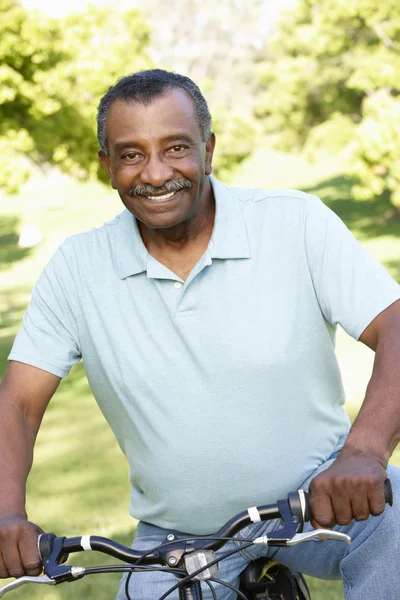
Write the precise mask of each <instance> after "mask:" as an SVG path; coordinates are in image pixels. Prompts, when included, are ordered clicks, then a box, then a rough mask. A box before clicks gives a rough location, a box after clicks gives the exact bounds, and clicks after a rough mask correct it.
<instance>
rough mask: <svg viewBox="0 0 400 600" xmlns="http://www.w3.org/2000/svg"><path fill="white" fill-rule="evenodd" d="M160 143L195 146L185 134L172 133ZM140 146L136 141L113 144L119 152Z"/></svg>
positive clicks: (191, 139)
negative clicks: (180, 142)
mask: <svg viewBox="0 0 400 600" xmlns="http://www.w3.org/2000/svg"><path fill="white" fill-rule="evenodd" d="M161 141H162V142H163V143H169V142H177V141H185V142H188V143H189V144H195V141H194V140H193V138H191V137H190V136H189V135H187V134H186V133H174V134H172V135H168V136H166V137H165V138H162V140H161ZM140 146H141V144H140V142H138V141H134V140H126V141H123V142H117V143H116V144H115V150H116V151H121V150H124V149H125V148H135V147H140Z"/></svg>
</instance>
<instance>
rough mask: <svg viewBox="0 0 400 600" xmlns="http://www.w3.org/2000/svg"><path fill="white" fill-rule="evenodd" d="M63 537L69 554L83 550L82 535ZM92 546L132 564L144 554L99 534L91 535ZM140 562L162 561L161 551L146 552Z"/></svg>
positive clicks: (95, 549) (65, 548)
mask: <svg viewBox="0 0 400 600" xmlns="http://www.w3.org/2000/svg"><path fill="white" fill-rule="evenodd" d="M63 539H64V542H63V548H64V550H65V551H66V552H67V553H68V554H72V553H73V552H82V550H83V549H84V548H83V547H82V544H81V541H82V538H81V537H73V538H63ZM90 547H91V549H92V550H94V551H97V552H102V553H103V554H108V556H113V557H114V558H118V559H119V560H124V561H126V562H127V563H129V564H131V565H133V564H135V563H136V562H137V561H138V560H140V559H141V558H142V556H143V552H138V551H137V550H131V548H127V547H126V546H123V545H122V544H119V543H118V542H113V541H112V540H109V539H107V538H104V537H101V536H98V535H91V536H90ZM140 562H141V563H143V564H147V565H150V564H154V563H160V556H159V553H158V552H151V553H150V552H149V553H147V554H146V558H145V559H144V560H140Z"/></svg>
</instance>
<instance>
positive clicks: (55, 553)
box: [39, 533, 83, 585]
mask: <svg viewBox="0 0 400 600" xmlns="http://www.w3.org/2000/svg"><path fill="white" fill-rule="evenodd" d="M43 536H47V538H46V537H45V539H44V540H43V542H42V544H41V543H40V542H41V541H42V538H43ZM64 540H65V538H63V537H56V536H55V535H54V534H53V533H50V534H43V535H42V536H41V539H40V542H39V546H40V552H41V555H42V563H43V568H44V572H45V573H46V575H47V576H48V577H50V579H53V580H54V581H55V582H56V585H57V584H58V583H62V582H63V581H74V580H75V579H79V578H80V577H83V573H82V574H81V575H73V574H72V569H73V567H72V566H62V564H61V563H64V562H65V561H66V560H67V558H68V553H67V552H66V551H65V549H64V548H63V543H64ZM49 550H50V552H49ZM42 552H43V553H47V556H46V557H44V556H43V554H42Z"/></svg>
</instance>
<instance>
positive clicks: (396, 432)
mask: <svg viewBox="0 0 400 600" xmlns="http://www.w3.org/2000/svg"><path fill="white" fill-rule="evenodd" d="M399 441H400V336H399V334H398V332H397V331H396V329H392V330H389V331H386V332H385V334H384V335H382V336H381V337H380V338H379V340H378V342H377V346H376V350H375V361H374V368H373V373H372V377H371V379H370V382H369V384H368V387H367V391H366V395H365V400H364V402H363V404H362V407H361V409H360V412H359V414H358V416H357V418H356V420H355V422H354V424H353V426H352V428H351V430H350V433H349V435H348V438H347V441H346V444H345V448H344V449H343V450H344V453H345V452H346V450H352V451H358V452H360V453H363V454H368V455H371V456H374V457H375V458H377V459H378V460H379V462H380V463H381V464H382V465H383V466H384V467H386V465H387V463H388V461H389V458H390V456H391V454H392V453H393V450H394V449H395V447H396V445H397V444H398V443H399Z"/></svg>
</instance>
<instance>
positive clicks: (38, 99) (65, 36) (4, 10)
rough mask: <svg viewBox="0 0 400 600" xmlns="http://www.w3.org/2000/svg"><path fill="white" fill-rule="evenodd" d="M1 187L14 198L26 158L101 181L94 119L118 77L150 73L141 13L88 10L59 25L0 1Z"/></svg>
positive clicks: (11, 0)
mask: <svg viewBox="0 0 400 600" xmlns="http://www.w3.org/2000/svg"><path fill="white" fill-rule="evenodd" d="M0 12H1V14H2V18H1V20H0V62H1V67H0V149H1V150H2V154H3V155H4V156H6V157H7V159H6V160H5V161H3V163H2V165H1V166H0V187H2V188H5V190H6V191H7V192H15V191H16V190H17V189H18V187H19V185H20V184H21V183H22V182H23V181H24V180H26V178H27V176H28V174H29V162H28V161H27V157H28V158H29V159H30V160H31V161H34V162H35V163H37V164H43V163H52V164H57V165H59V166H60V167H61V168H62V169H63V170H64V171H67V172H69V173H72V174H73V175H75V176H77V177H81V178H83V177H88V176H92V175H97V174H100V173H101V171H100V167H99V164H98V160H97V149H98V146H97V142H96V135H95V131H96V129H95V115H96V108H97V104H98V102H99V99H100V97H101V96H102V95H103V94H104V92H105V90H106V89H107V88H108V87H109V86H110V85H112V84H113V83H115V80H116V79H117V77H119V76H121V75H123V74H126V73H129V72H132V71H136V70H139V69H142V68H146V67H148V66H149V60H148V58H147V56H146V54H145V52H146V48H147V43H148V29H147V27H146V24H145V23H144V21H143V19H142V18H141V17H140V15H139V13H137V12H136V11H129V12H127V13H125V14H124V15H121V14H120V13H119V12H117V11H114V10H113V9H111V8H103V9H96V8H94V7H89V8H87V9H86V10H85V11H84V12H81V13H79V14H73V15H71V16H69V17H66V18H65V19H63V20H53V19H49V18H45V17H42V16H40V15H39V14H38V13H33V12H30V11H26V10H25V9H24V8H23V7H22V6H21V5H20V3H19V2H18V1H17V0H0Z"/></svg>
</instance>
